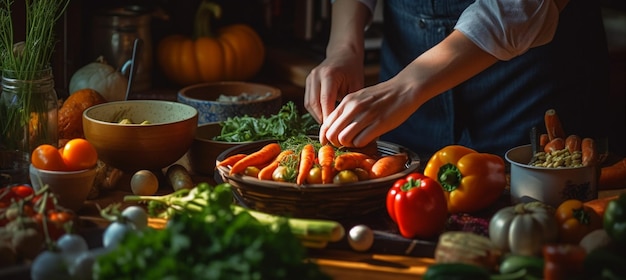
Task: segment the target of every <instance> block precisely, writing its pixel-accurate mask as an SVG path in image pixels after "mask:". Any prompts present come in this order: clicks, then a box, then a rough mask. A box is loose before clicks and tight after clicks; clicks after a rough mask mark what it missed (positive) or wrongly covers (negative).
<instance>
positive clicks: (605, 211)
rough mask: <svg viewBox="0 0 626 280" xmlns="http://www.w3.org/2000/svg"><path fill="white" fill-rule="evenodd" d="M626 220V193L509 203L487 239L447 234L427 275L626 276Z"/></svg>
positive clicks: (494, 220)
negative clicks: (555, 203) (601, 197)
mask: <svg viewBox="0 0 626 280" xmlns="http://www.w3.org/2000/svg"><path fill="white" fill-rule="evenodd" d="M625 224H626V193H624V194H621V195H620V196H619V197H614V198H611V199H610V200H596V201H590V202H581V201H579V200H575V199H572V200H567V201H564V202H562V203H561V204H560V205H559V206H558V207H557V208H556V209H554V208H552V207H550V206H548V205H546V204H543V203H541V202H528V203H520V204H518V205H513V206H509V207H505V208H502V209H500V210H498V211H497V212H496V214H495V215H494V216H493V218H492V219H491V221H490V224H489V236H488V237H487V238H485V237H483V236H480V235H476V234H474V233H470V232H453V231H449V232H446V233H443V234H442V235H441V236H440V239H439V241H438V244H437V248H436V250H435V261H436V263H435V264H434V265H432V266H430V267H429V268H428V271H427V272H426V273H425V275H424V279H452V278H453V279H491V280H497V279H625V278H626V267H624V264H625V263H626V234H625V233H626V231H624V228H626V227H625V226H624V225H625ZM452 237H454V238H452ZM442 277H444V278H442ZM445 277H447V278H445Z"/></svg>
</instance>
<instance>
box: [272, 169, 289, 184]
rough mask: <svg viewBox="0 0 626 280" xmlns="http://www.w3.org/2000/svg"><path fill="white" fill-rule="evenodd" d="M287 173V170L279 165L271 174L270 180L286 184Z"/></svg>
mask: <svg viewBox="0 0 626 280" xmlns="http://www.w3.org/2000/svg"><path fill="white" fill-rule="evenodd" d="M288 173H289V168H288V167H286V166H284V165H280V166H278V167H276V169H275V170H274V172H272V180H274V181H277V182H287V181H288V177H289V174H288Z"/></svg>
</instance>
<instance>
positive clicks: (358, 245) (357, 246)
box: [348, 225, 374, 252]
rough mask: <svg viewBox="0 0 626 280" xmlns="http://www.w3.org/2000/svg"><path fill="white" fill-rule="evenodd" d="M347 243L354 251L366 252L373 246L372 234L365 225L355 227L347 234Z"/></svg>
mask: <svg viewBox="0 0 626 280" xmlns="http://www.w3.org/2000/svg"><path fill="white" fill-rule="evenodd" d="M348 243H349V244H350V247H352V249H353V250H355V251H359V252H364V251H367V250H369V249H370V248H371V247H372V245H373V244H374V232H373V231H372V229H370V228H369V227H368V226H366V225H356V226H354V227H352V228H351V229H350V232H349V233H348Z"/></svg>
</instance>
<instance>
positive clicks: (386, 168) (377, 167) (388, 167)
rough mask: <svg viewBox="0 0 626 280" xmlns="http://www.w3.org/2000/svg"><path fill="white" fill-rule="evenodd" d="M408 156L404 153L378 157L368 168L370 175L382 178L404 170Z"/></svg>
mask: <svg viewBox="0 0 626 280" xmlns="http://www.w3.org/2000/svg"><path fill="white" fill-rule="evenodd" d="M408 159H409V156H408V155H407V154H406V153H400V154H394V155H388V156H384V157H381V158H380V159H378V160H377V161H376V162H375V163H374V165H372V169H371V170H370V177H371V178H372V179H374V178H382V177H385V176H389V175H391V174H394V173H398V172H400V171H402V170H404V169H405V168H406V167H405V164H406V162H407V160H408Z"/></svg>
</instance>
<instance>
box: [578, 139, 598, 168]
mask: <svg viewBox="0 0 626 280" xmlns="http://www.w3.org/2000/svg"><path fill="white" fill-rule="evenodd" d="M580 148H581V151H582V163H583V166H589V165H595V164H596V163H598V152H597V151H596V142H595V141H594V140H593V139H591V138H583V140H582V142H581V144H580Z"/></svg>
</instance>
